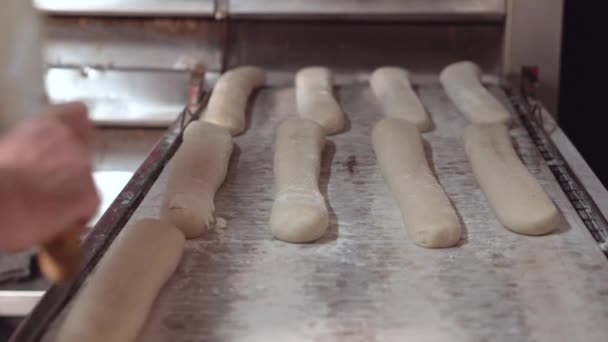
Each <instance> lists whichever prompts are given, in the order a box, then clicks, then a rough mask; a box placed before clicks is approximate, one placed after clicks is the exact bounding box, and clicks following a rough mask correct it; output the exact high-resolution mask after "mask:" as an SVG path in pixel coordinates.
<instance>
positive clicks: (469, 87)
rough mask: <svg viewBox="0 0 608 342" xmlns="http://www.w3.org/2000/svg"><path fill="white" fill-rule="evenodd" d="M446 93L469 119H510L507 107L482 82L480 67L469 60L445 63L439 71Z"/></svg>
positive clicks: (474, 121)
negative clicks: (443, 67) (445, 65)
mask: <svg viewBox="0 0 608 342" xmlns="http://www.w3.org/2000/svg"><path fill="white" fill-rule="evenodd" d="M439 80H440V81H441V84H442V85H443V89H444V90H445V92H446V93H447V94H448V97H449V98H450V99H451V100H452V102H454V104H455V105H456V107H457V108H458V110H460V111H461V112H462V113H463V114H464V115H465V116H466V117H467V118H468V119H469V121H471V123H475V124H483V123H504V124H509V123H510V122H511V114H510V113H509V111H508V110H507V109H506V108H505V107H504V106H503V105H502V104H501V103H500V102H499V101H498V100H497V99H496V98H495V97H494V96H493V95H492V94H490V92H489V91H488V90H487V89H486V88H484V86H483V84H481V70H480V69H479V67H478V66H477V65H476V64H474V63H472V62H458V63H454V64H451V65H448V66H447V67H445V69H443V71H442V72H441V74H440V75H439Z"/></svg>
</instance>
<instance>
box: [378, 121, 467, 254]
mask: <svg viewBox="0 0 608 342" xmlns="http://www.w3.org/2000/svg"><path fill="white" fill-rule="evenodd" d="M372 144H373V147H374V152H375V153H376V158H378V162H379V164H380V168H381V170H382V175H383V177H384V180H385V182H386V183H387V185H388V187H389V188H390V190H391V192H392V194H393V196H394V197H395V199H396V200H397V204H398V205H399V208H400V209H401V215H402V217H403V221H404V223H405V228H406V229H407V231H408V235H409V237H410V238H411V239H412V240H414V242H415V243H416V244H417V245H420V246H422V247H429V248H441V247H451V246H454V245H456V244H457V243H458V242H459V240H460V237H461V235H462V226H461V224H460V220H459V218H458V215H457V214H456V211H455V209H454V207H453V206H452V203H450V200H449V199H448V197H447V195H446V194H445V192H444V191H443V189H442V188H441V185H440V184H439V183H438V182H437V180H436V179H435V177H434V176H433V172H432V171H431V169H430V167H429V165H428V162H427V159H426V155H425V153H424V146H423V144H422V139H421V137H420V132H419V131H418V129H417V128H416V126H414V125H413V124H411V123H409V122H407V121H406V120H403V119H395V118H386V119H383V120H381V121H380V122H378V123H377V124H376V126H375V127H374V129H373V130H372Z"/></svg>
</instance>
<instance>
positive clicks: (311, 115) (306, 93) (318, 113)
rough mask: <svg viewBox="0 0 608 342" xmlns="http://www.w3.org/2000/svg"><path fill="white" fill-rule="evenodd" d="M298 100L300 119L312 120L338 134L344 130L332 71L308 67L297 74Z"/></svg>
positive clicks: (328, 130)
mask: <svg viewBox="0 0 608 342" xmlns="http://www.w3.org/2000/svg"><path fill="white" fill-rule="evenodd" d="M296 100H297V105H298V112H299V114H300V117H302V118H304V119H309V120H312V121H314V122H316V123H318V124H319V125H321V127H323V129H324V130H325V134H329V135H331V134H336V133H338V132H340V131H342V130H343V129H344V113H343V112H342V109H341V108H340V105H339V104H338V102H336V99H335V98H334V92H333V86H332V75H331V71H330V70H329V69H327V68H324V67H308V68H304V69H301V70H300V71H298V73H297V74H296Z"/></svg>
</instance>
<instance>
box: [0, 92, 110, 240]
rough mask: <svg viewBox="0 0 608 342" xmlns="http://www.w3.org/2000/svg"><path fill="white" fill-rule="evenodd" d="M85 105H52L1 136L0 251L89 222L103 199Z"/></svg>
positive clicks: (49, 236)
mask: <svg viewBox="0 0 608 342" xmlns="http://www.w3.org/2000/svg"><path fill="white" fill-rule="evenodd" d="M90 134H91V124H90V122H89V120H88V117H87V109H86V106H85V105H84V104H82V103H68V104H61V105H54V106H50V107H49V108H48V109H47V110H46V112H45V113H44V114H43V115H40V116H38V117H36V118H34V119H31V120H29V121H27V122H24V123H22V124H21V125H19V126H18V127H16V128H15V129H13V130H12V131H10V132H8V133H7V134H6V135H4V136H2V137H0V236H1V238H0V250H9V251H13V250H20V249H25V248H28V247H32V246H34V245H37V244H41V243H44V242H47V241H49V240H51V239H52V238H53V237H55V236H57V235H58V234H60V233H61V232H63V231H65V230H66V229H70V228H72V227H73V226H75V225H77V224H82V222H87V221H88V220H89V219H90V218H91V217H92V216H93V215H94V214H95V212H96V210H97V207H98V205H99V197H98V194H97V191H96V189H95V185H94V182H93V178H92V171H93V170H92V162H91V158H90V156H89V151H88V140H89V137H90Z"/></svg>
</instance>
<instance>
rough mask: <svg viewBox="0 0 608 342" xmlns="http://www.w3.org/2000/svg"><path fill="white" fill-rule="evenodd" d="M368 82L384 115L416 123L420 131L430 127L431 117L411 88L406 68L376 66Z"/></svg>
mask: <svg viewBox="0 0 608 342" xmlns="http://www.w3.org/2000/svg"><path fill="white" fill-rule="evenodd" d="M369 83H370V85H371V88H372V90H373V92H374V94H375V95H376V98H378V100H379V101H380V103H381V104H382V108H383V110H384V114H385V115H386V116H388V117H393V118H399V119H405V120H407V121H409V122H410V123H412V124H414V125H416V127H418V130H420V131H421V132H425V131H428V130H430V129H431V126H432V125H431V119H430V117H429V115H428V114H427V112H426V110H425V109H424V107H423V106H422V103H421V102H420V100H419V99H418V96H417V95H416V93H415V92H414V89H412V85H411V84H410V81H409V73H408V72H407V71H406V70H404V69H402V68H397V67H382V68H378V69H376V71H374V73H373V74H372V76H371V78H370V81H369Z"/></svg>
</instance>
